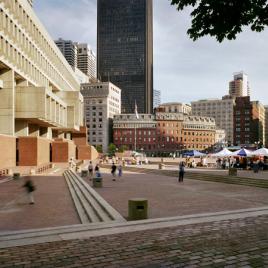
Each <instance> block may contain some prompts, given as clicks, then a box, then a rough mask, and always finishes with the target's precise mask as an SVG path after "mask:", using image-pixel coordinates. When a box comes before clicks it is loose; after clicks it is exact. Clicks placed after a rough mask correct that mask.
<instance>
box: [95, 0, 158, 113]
mask: <svg viewBox="0 0 268 268" xmlns="http://www.w3.org/2000/svg"><path fill="white" fill-rule="evenodd" d="M97 40H98V44H97V50H98V52H97V54H98V64H97V69H98V70H97V73H98V78H99V79H100V80H102V81H111V82H112V83H114V84H115V85H117V86H118V87H120V88H121V89H122V94H121V96H122V113H134V106H135V101H136V103H137V106H138V112H139V113H151V112H152V109H153V27H152V0H113V1H111V0H98V38H97Z"/></svg>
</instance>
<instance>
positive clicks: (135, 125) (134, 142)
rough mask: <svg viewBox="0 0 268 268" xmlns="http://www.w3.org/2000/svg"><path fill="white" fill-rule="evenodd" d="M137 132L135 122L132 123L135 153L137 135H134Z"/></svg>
mask: <svg viewBox="0 0 268 268" xmlns="http://www.w3.org/2000/svg"><path fill="white" fill-rule="evenodd" d="M136 132H137V131H136V122H134V135H135V137H134V150H135V152H136V150H137V148H136V147H137V133H136Z"/></svg>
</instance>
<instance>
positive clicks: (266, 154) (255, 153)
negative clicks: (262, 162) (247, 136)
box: [251, 148, 268, 156]
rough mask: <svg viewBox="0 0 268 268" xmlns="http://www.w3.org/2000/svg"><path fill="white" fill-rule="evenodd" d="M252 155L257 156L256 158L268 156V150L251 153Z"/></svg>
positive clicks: (261, 149) (262, 149)
mask: <svg viewBox="0 0 268 268" xmlns="http://www.w3.org/2000/svg"><path fill="white" fill-rule="evenodd" d="M251 155H256V156H268V149H266V148H260V149H258V150H256V151H254V152H252V153H251Z"/></svg>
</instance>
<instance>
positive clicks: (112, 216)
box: [63, 170, 126, 224]
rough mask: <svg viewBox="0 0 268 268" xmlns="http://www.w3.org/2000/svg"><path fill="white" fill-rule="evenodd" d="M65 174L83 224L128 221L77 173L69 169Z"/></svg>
mask: <svg viewBox="0 0 268 268" xmlns="http://www.w3.org/2000/svg"><path fill="white" fill-rule="evenodd" d="M63 175H64V177H65V178H66V181H67V184H68V186H69V189H70V192H71V195H72V197H73V200H74V203H75V206H76V209H77V212H78V215H79V217H80V219H81V222H82V224H87V223H89V222H90V223H100V222H107V223H108V222H112V221H117V222H125V221H126V220H125V219H124V218H123V217H122V216H121V215H120V214H119V212H117V211H116V210H115V209H114V208H113V207H111V206H110V205H109V204H108V203H107V202H106V201H105V200H104V199H103V198H102V197H101V196H100V195H99V194H98V193H97V192H96V191H95V190H94V189H93V188H92V187H90V186H89V185H88V184H87V183H86V182H85V181H84V180H83V179H82V178H81V177H80V176H78V175H77V174H76V173H74V172H73V171H71V170H67V171H65V172H64V174H63Z"/></svg>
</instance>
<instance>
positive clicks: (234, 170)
mask: <svg viewBox="0 0 268 268" xmlns="http://www.w3.org/2000/svg"><path fill="white" fill-rule="evenodd" d="M229 176H237V169H236V168H229Z"/></svg>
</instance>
